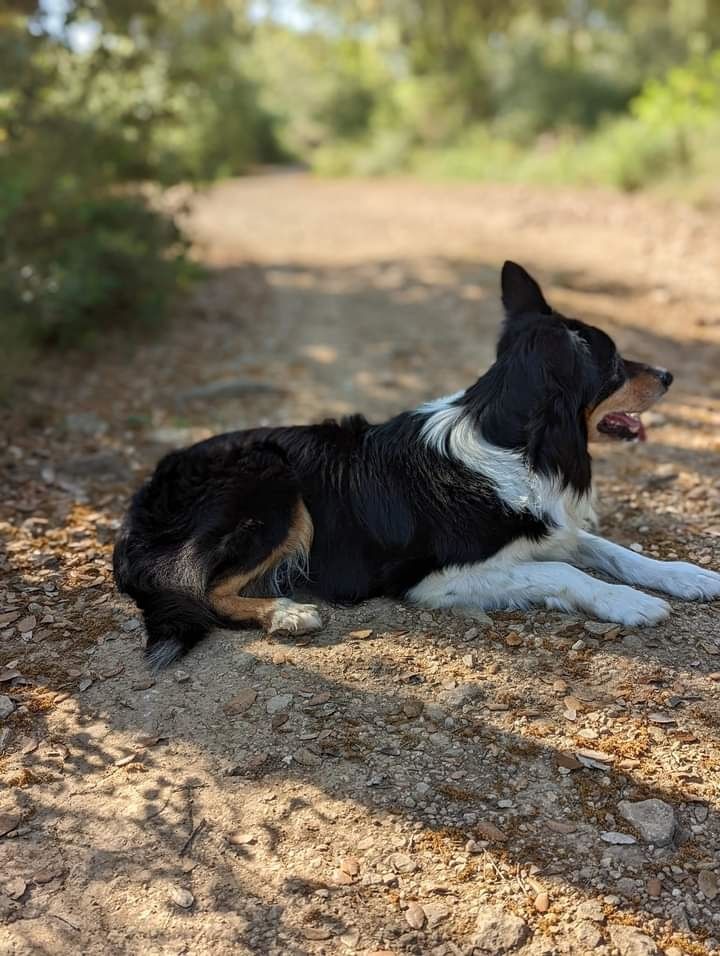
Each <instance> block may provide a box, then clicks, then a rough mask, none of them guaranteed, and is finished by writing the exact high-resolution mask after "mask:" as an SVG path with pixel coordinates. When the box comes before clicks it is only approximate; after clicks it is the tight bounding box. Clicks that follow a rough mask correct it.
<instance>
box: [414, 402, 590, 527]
mask: <svg viewBox="0 0 720 956" xmlns="http://www.w3.org/2000/svg"><path fill="white" fill-rule="evenodd" d="M463 394H464V393H463V392H456V393H455V394H454V395H448V396H446V397H445V398H439V399H436V400H435V401H432V402H428V403H426V404H425V405H421V406H420V408H418V409H417V410H416V414H418V415H426V416H427V419H426V421H425V423H424V424H423V427H422V430H421V432H420V435H421V438H422V439H423V440H424V441H425V442H426V443H427V444H428V445H429V446H430V447H431V448H432V449H434V450H435V451H436V452H438V453H439V454H441V455H444V456H446V457H448V458H454V459H455V460H456V461H459V462H461V463H462V464H463V465H465V467H466V468H469V469H470V470H471V471H473V472H475V473H476V474H478V475H481V476H482V477H484V478H487V480H488V481H489V482H490V483H491V484H492V485H493V487H494V488H495V490H496V492H497V494H498V496H499V497H500V498H501V500H502V501H503V502H504V503H505V504H506V505H507V506H508V507H509V508H511V509H512V510H513V511H529V512H530V513H531V514H532V515H535V516H536V517H537V518H542V519H546V520H548V519H549V520H550V521H551V522H552V523H553V524H555V525H557V526H558V527H566V526H568V525H571V526H576V527H585V526H586V524H587V523H589V522H591V521H592V520H593V518H594V514H593V508H592V503H591V497H592V496H591V495H590V494H585V495H578V494H577V493H576V492H575V491H573V490H572V489H571V488H563V487H562V483H561V481H560V479H559V477H557V478H553V477H546V476H543V475H538V474H536V473H535V472H534V471H532V469H531V468H530V467H529V465H528V464H527V462H526V461H525V458H524V456H523V455H522V453H521V452H519V451H513V450H512V449H509V448H499V447H498V446H497V445H493V444H492V443H491V442H488V441H486V440H485V438H483V435H482V433H481V431H480V429H479V428H478V427H477V426H476V425H474V424H473V422H472V420H471V419H470V417H469V416H468V415H467V412H466V409H464V408H462V407H461V406H459V405H457V404H455V402H456V401H457V399H458V398H459V397H460V396H461V395H463Z"/></svg>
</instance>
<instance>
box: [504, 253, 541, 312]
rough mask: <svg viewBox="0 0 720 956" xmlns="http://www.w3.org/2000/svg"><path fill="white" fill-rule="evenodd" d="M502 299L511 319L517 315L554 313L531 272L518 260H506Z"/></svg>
mask: <svg viewBox="0 0 720 956" xmlns="http://www.w3.org/2000/svg"><path fill="white" fill-rule="evenodd" d="M501 284H502V301H503V305H504V306H505V314H506V315H507V317H508V318H509V319H512V318H513V317H514V316H516V315H532V314H533V313H535V314H537V313H538V312H539V313H540V314H541V315H552V309H551V308H550V306H549V305H548V304H547V302H546V301H545V297H544V296H543V294H542V290H541V289H540V286H539V285H538V284H537V282H536V281H535V280H534V279H533V277H532V276H531V275H530V273H529V272H526V271H525V269H523V267H522V266H519V265H518V264H517V262H509V261H508V262H506V263H505V264H504V265H503V267H502V279H501Z"/></svg>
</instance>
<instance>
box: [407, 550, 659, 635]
mask: <svg viewBox="0 0 720 956" xmlns="http://www.w3.org/2000/svg"><path fill="white" fill-rule="evenodd" d="M408 597H409V599H410V600H411V601H415V602H416V603H418V604H422V605H423V606H424V607H432V608H458V609H462V608H464V607H465V608H467V607H474V608H478V607H480V608H483V609H484V610H486V611H491V610H523V609H525V608H528V607H531V606H532V605H539V606H540V607H547V608H551V609H553V610H558V611H576V610H580V611H583V612H584V613H586V614H589V615H592V616H593V617H596V618H598V619H599V620H601V621H615V622H617V623H618V624H627V625H630V626H642V625H649V624H657V623H658V622H659V621H662V620H663V619H664V618H666V617H667V616H668V614H669V613H670V605H669V604H667V602H666V601H663V600H661V599H660V598H656V597H652V596H651V595H649V594H643V593H642V591H635V590H633V588H628V587H625V586H624V585H622V584H607V583H606V582H605V581H598V580H597V579H596V578H593V577H591V576H590V575H589V574H585V573H584V572H583V571H579V570H578V569H577V568H574V567H572V566H571V565H569V564H565V563H563V562H561V561H526V562H522V563H520V564H511V563H508V564H504V563H501V564H493V563H492V562H487V563H481V564H471V565H464V566H461V567H448V568H444V569H443V570H442V571H435V572H433V573H432V574H430V575H428V576H427V577H426V578H424V579H423V580H422V581H421V582H420V583H419V584H417V585H416V586H415V587H414V588H413V589H412V590H411V591H410V592H409V593H408Z"/></svg>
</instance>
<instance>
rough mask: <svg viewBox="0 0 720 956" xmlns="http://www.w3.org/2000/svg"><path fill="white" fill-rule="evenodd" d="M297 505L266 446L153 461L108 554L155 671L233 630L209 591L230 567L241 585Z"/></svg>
mask: <svg viewBox="0 0 720 956" xmlns="http://www.w3.org/2000/svg"><path fill="white" fill-rule="evenodd" d="M299 500H300V499H299V488H298V485H297V482H296V480H295V478H294V476H293V475H292V474H291V472H290V469H289V468H288V465H287V463H286V461H285V458H284V456H283V455H282V454H281V453H280V451H279V450H278V449H277V448H276V447H275V446H273V445H270V444H269V443H257V444H255V445H252V446H250V447H249V448H243V447H237V446H233V445H229V444H223V443H219V444H217V443H216V444H213V443H203V444H201V445H196V446H194V447H193V448H190V449H185V450H184V451H179V452H171V454H170V455H168V456H166V457H165V458H164V459H163V460H162V461H161V462H160V464H159V465H158V467H157V469H156V472H155V474H154V475H153V477H152V478H151V479H150V481H148V482H146V484H145V485H144V486H143V487H142V488H141V489H140V491H139V492H138V493H137V494H136V495H135V497H134V499H133V501H132V503H131V506H130V509H129V511H128V514H127V515H126V518H125V521H124V523H123V527H122V528H121V530H120V534H119V536H118V540H117V543H116V545H115V551H114V553H113V570H114V574H115V581H116V583H117V586H118V589H119V590H120V591H121V592H122V593H124V594H127V595H128V596H129V597H131V598H132V599H133V600H134V601H135V603H136V604H137V606H138V608H139V609H140V610H141V612H142V615H143V618H144V620H145V629H146V631H147V644H146V647H145V654H146V657H147V660H148V663H149V664H150V667H151V668H152V669H153V670H154V671H157V670H159V669H160V668H162V667H165V666H166V665H167V664H170V663H171V662H172V661H174V660H175V659H176V658H178V657H180V656H182V655H183V654H185V653H187V651H189V650H190V648H192V647H194V646H195V644H197V643H198V642H199V641H201V640H202V639H203V638H204V637H205V636H206V635H208V634H209V633H210V632H211V631H212V630H214V629H215V628H217V627H237V626H242V619H240V620H239V621H236V620H234V619H229V618H227V617H224V616H223V614H222V613H221V611H220V610H216V609H215V607H214V606H213V605H212V603H211V585H212V583H213V582H214V581H218V580H221V579H222V577H223V576H224V575H225V574H227V573H229V572H231V571H232V570H233V569H239V568H243V569H244V571H246V572H247V575H246V576H247V580H248V581H250V580H251V574H250V572H251V570H252V569H253V568H258V569H259V568H262V567H263V566H264V564H265V563H266V562H267V560H268V558H269V557H270V556H271V555H273V554H274V553H276V552H277V551H278V549H279V548H281V546H282V545H283V544H284V543H285V542H286V541H287V539H288V534H289V529H290V527H291V524H292V516H293V514H294V513H295V511H296V509H297V505H298V501H299ZM268 570H269V571H270V572H272V571H273V570H274V568H273V566H272V565H268ZM245 626H247V625H245Z"/></svg>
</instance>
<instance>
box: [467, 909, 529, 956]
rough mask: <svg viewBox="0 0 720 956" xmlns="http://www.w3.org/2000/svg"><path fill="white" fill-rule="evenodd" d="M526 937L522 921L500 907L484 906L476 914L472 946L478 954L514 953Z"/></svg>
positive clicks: (526, 928)
mask: <svg viewBox="0 0 720 956" xmlns="http://www.w3.org/2000/svg"><path fill="white" fill-rule="evenodd" d="M527 937H528V927H527V923H526V922H525V921H524V920H521V919H520V917H519V916H515V915H513V914H512V913H506V912H505V910H503V909H502V908H501V907H500V906H485V907H483V908H482V909H481V910H480V913H479V914H478V918H477V923H476V925H475V936H474V938H473V946H474V947H475V949H476V950H477V952H479V953H492V954H493V956H496V954H498V956H499V954H500V953H514V952H515V951H516V950H517V949H519V948H520V947H521V946H522V944H523V943H524V942H525V940H526V939H527Z"/></svg>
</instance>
